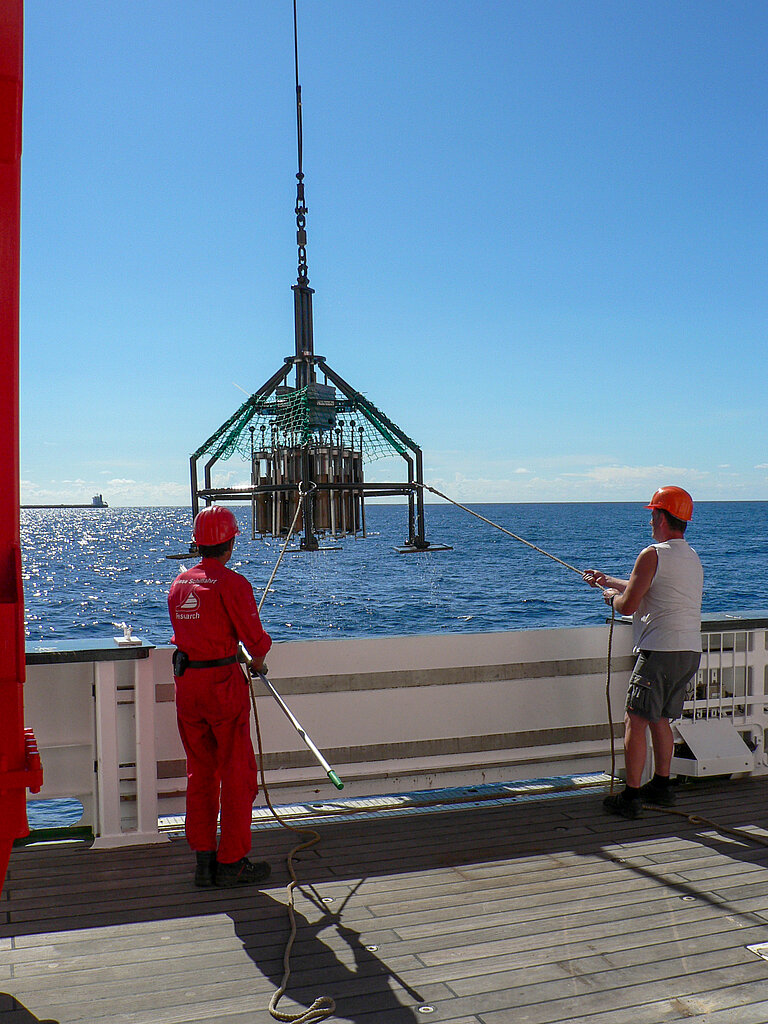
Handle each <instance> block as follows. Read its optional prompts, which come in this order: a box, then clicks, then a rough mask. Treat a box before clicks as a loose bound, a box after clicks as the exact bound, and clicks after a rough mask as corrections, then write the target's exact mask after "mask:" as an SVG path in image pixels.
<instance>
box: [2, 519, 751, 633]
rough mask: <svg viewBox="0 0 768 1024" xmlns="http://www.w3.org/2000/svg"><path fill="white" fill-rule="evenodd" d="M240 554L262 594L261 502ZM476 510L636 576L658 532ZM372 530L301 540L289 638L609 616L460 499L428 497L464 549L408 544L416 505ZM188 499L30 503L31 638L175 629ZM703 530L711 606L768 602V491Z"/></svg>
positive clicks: (285, 578)
mask: <svg viewBox="0 0 768 1024" xmlns="http://www.w3.org/2000/svg"><path fill="white" fill-rule="evenodd" d="M231 507H232V509H233V511H234V512H235V514H236V515H237V517H238V520H239V522H240V528H241V531H242V532H241V535H240V536H239V537H238V540H237V544H236V547H235V554H234V556H233V559H232V561H231V562H230V565H231V567H232V568H234V569H237V570H238V571H239V572H242V573H243V574H244V575H245V576H247V577H248V579H249V580H250V581H251V583H252V584H253V587H254V591H255V593H256V597H257V600H258V599H260V597H261V595H262V593H263V589H264V587H265V585H266V583H267V581H268V579H269V577H270V574H271V572H272V569H273V568H274V565H275V562H276V560H277V557H278V554H279V552H280V548H281V547H282V542H281V541H278V540H275V539H271V538H270V539H263V538H258V537H257V539H255V540H251V535H250V510H249V508H248V507H246V506H231ZM471 507H472V508H473V509H474V510H475V511H476V512H479V513H480V514H481V515H483V516H485V517H486V518H488V519H491V520H493V521H495V522H497V523H499V524H500V525H501V526H503V527H505V528H506V529H508V530H510V531H512V532H513V533H515V534H517V535H518V536H520V537H523V538H525V539H526V540H527V541H529V542H530V543H532V544H535V545H537V546H538V547H540V548H543V549H544V550H545V551H547V552H549V553H550V554H552V555H555V556H556V557H557V558H560V559H562V560H563V561H565V562H568V563H569V564H571V565H573V566H575V567H577V568H579V569H587V568H598V569H601V570H603V571H605V572H608V573H610V574H611V575H618V576H624V577H626V576H627V575H628V574H629V571H630V569H631V568H632V564H633V562H634V559H635V557H636V555H637V553H638V551H639V550H640V549H641V548H642V547H644V546H645V545H646V544H647V543H649V542H650V539H651V538H650V526H649V519H650V513H649V512H648V511H646V510H645V509H644V508H643V505H642V503H640V502H637V503H628V502H616V503H610V502H605V503H594V504H593V503H552V504H485V505H483V504H477V505H472V506H471ZM366 520H367V527H368V534H369V535H368V536H367V537H366V538H362V536H358V538H357V539H354V538H346V539H343V540H340V541H339V540H334V539H330V538H326V539H325V540H324V541H322V543H325V544H327V545H329V546H332V545H334V546H335V545H338V548H339V549H338V550H326V551H318V552H302V551H299V550H298V549H297V548H296V547H289V549H288V551H287V552H286V555H285V558H284V559H283V562H282V564H281V566H280V569H279V570H278V574H277V577H276V579H275V581H274V583H273V585H272V588H271V591H270V593H269V594H268V595H267V599H266V601H265V603H264V607H263V609H262V619H263V621H264V625H265V627H266V629H267V631H268V632H269V633H270V634H271V636H272V638H273V639H274V640H276V641H283V640H314V639H335V638H341V637H373V636H397V635H403V634H413V633H441V632H449V633H468V632H487V631H494V630H508V629H535V628H546V627H558V626H582V625H592V626H594V625H600V624H601V623H603V622H604V621H605V615H606V608H605V605H604V603H603V601H602V599H601V597H600V594H599V592H598V591H595V590H592V589H591V588H589V587H587V586H586V585H585V584H584V583H583V582H582V581H581V579H580V578H579V576H578V575H577V574H576V573H575V572H573V571H572V570H570V569H566V568H564V567H563V566H561V565H559V564H558V563H556V562H554V561H553V560H552V559H550V558H547V557H545V556H544V555H542V554H540V553H539V552H536V551H533V550H531V549H530V548H528V547H526V546H525V545H524V544H521V543H520V542H519V541H516V540H513V539H512V538H511V537H508V536H506V535H505V534H502V533H501V532H500V531H499V530H496V529H494V528H493V527H491V526H488V525H486V524H485V523H483V522H480V521H479V520H478V519H476V518H474V517H472V516H470V515H469V514H468V513H467V512H465V511H463V510H462V509H459V508H456V507H455V506H453V505H449V504H446V503H440V504H431V505H427V506H426V536H427V539H428V540H430V541H432V542H435V543H444V544H449V545H452V547H453V550H450V551H434V552H427V553H418V554H397V553H396V552H395V550H394V548H395V547H396V546H398V545H401V544H402V543H403V542H404V540H405V539H406V536H407V515H406V508H405V506H404V505H370V504H369V505H367V506H366ZM190 536H191V519H190V513H189V510H188V509H184V508H176V507H170V508H107V509H24V510H22V519H21V543H22V558H23V573H24V599H25V613H26V615H25V619H26V632H27V638H28V640H29V641H49V642H50V641H56V640H77V639H79V638H83V639H84V638H89V639H90V638H95V639H109V638H111V637H113V636H115V635H116V634H117V632H119V629H120V626H121V625H122V624H123V623H125V624H127V625H129V626H131V628H132V630H133V633H134V635H136V636H140V637H143V638H144V639H146V640H148V641H150V642H151V643H154V644H158V645H162V644H166V643H168V642H169V640H170V635H171V630H170V624H169V622H168V616H167V609H166V595H167V592H168V588H169V586H170V584H171V582H172V581H173V579H174V577H175V576H176V574H177V573H178V572H179V571H180V569H181V567H182V566H189V565H192V564H194V559H187V560H185V561H175V560H172V559H169V558H167V557H166V556H167V555H169V554H175V553H181V552H186V551H187V550H188V547H189V541H190ZM686 537H687V539H688V540H689V541H690V543H691V544H692V546H693V547H694V548H696V550H697V551H698V553H699V555H700V557H701V560H702V563H703V565H704V587H705V589H704V603H703V610H704V611H705V612H716V613H724V612H730V613H739V612H741V613H743V612H754V611H759V610H761V609H765V608H768V598H767V597H766V594H765V588H766V581H767V580H768V502H736V503H725V502H697V504H696V508H695V518H694V521H693V523H692V524H691V525H690V526H689V528H688V533H687V534H686Z"/></svg>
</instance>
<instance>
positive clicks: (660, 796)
mask: <svg viewBox="0 0 768 1024" xmlns="http://www.w3.org/2000/svg"><path fill="white" fill-rule="evenodd" d="M640 799H641V800H642V801H643V803H645V804H656V806H657V807H673V806H674V804H675V794H674V792H673V791H672V788H671V786H654V784H653V782H646V784H645V785H644V786H641V787H640Z"/></svg>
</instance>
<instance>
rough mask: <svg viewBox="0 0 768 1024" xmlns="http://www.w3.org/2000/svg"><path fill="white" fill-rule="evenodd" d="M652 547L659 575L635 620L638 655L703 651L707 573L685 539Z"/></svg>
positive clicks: (654, 580) (656, 576)
mask: <svg viewBox="0 0 768 1024" xmlns="http://www.w3.org/2000/svg"><path fill="white" fill-rule="evenodd" d="M653 547H654V548H655V549H656V554H657V557H658V565H657V567H656V574H655V575H654V577H653V582H652V583H651V586H650V588H649V590H648V592H647V594H646V595H645V596H644V597H643V599H642V601H641V602H640V606H639V607H638V609H637V611H636V612H635V614H634V615H633V616H632V627H633V639H634V646H635V651H636V652H637V651H700V650H701V591H702V586H703V579H704V573H703V571H702V568H701V562H700V561H699V556H698V555H697V554H696V552H695V551H694V550H693V548H692V547H691V546H690V545H689V544H688V542H687V541H686V540H683V539H682V538H681V539H677V540H668V541H664V542H663V543H662V544H654V545H653Z"/></svg>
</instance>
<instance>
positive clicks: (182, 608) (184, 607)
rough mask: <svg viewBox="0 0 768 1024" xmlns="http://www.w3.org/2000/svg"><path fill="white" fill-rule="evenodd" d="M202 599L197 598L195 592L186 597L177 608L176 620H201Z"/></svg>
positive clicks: (192, 591)
mask: <svg viewBox="0 0 768 1024" xmlns="http://www.w3.org/2000/svg"><path fill="white" fill-rule="evenodd" d="M199 609H200V598H199V597H198V596H197V594H196V593H195V591H194V590H190V592H189V593H188V594H187V595H186V597H185V598H184V600H183V601H182V602H181V604H180V605H179V606H178V607H177V608H176V618H178V619H199V618H200V611H199Z"/></svg>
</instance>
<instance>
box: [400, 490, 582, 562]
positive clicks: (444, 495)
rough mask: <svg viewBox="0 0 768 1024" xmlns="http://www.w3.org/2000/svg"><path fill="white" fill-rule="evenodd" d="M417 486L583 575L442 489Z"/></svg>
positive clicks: (560, 559)
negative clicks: (455, 499)
mask: <svg viewBox="0 0 768 1024" xmlns="http://www.w3.org/2000/svg"><path fill="white" fill-rule="evenodd" d="M419 486H420V487H423V488H424V490H426V491H431V492H432V493H433V494H436V495H437V496H438V497H439V498H444V499H445V500H446V501H449V502H450V503H451V504H452V505H455V506H456V507H457V508H461V509H463V510H464V511H465V512H469V514H470V515H471V516H474V517H475V518H476V519H480V520H481V521H482V522H484V523H487V524H488V525H489V526H493V527H495V529H497V530H501V532H502V533H506V535H507V536H508V537H512V539H513V540H519V541H520V543H521V544H525V545H526V547H529V548H533V550H534V551H538V552H539V554H540V555H546V556H547V558H551V559H552V561H553V562H557V563H558V565H563V566H565V568H566V569H572V570H573V572H577V573H578V574H579V576H583V575H584V572H583V571H582V570H581V569H577V568H576V566H575V565H571V564H570V563H569V562H564V561H563V559H562V558H558V557H557V555H552V554H550V553H549V551H545V550H544V548H540V547H538V546H537V545H536V544H531V542H530V541H529V540H526V539H525V538H524V537H518V535H517V534H516V533H512V531H511V530H507V529H506V528H505V527H503V526H500V525H499V524H498V523H494V522H493V520H492V519H486V518H485V516H481V515H480V513H479V512H474V511H473V510H472V509H471V508H468V507H467V506H466V505H462V504H461V503H460V502H458V501H454V500H453V498H449V497H448V495H447V494H443V493H442V491H438V490H437V489H436V488H435V487H430V486H429V484H420V485H419Z"/></svg>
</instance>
